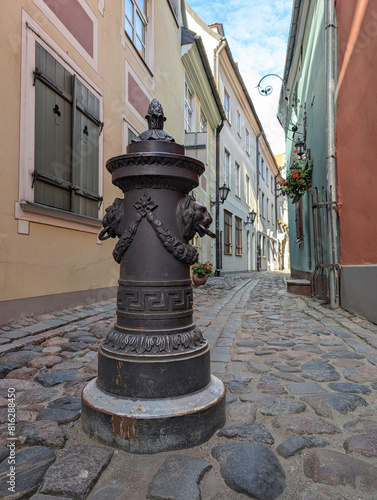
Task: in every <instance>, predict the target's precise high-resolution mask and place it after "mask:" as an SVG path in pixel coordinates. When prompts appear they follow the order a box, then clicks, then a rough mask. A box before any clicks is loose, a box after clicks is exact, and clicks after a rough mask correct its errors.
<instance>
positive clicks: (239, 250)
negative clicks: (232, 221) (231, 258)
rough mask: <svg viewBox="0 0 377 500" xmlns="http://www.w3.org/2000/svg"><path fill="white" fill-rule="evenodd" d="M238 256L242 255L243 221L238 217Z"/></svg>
mask: <svg viewBox="0 0 377 500" xmlns="http://www.w3.org/2000/svg"><path fill="white" fill-rule="evenodd" d="M236 255H242V219H240V218H239V217H236Z"/></svg>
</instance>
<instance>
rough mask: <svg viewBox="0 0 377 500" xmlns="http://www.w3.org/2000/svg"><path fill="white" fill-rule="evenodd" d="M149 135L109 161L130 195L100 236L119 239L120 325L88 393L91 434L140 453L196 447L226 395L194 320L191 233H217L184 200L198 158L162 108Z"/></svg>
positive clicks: (155, 109) (86, 420)
mask: <svg viewBox="0 0 377 500" xmlns="http://www.w3.org/2000/svg"><path fill="white" fill-rule="evenodd" d="M146 118H147V120H148V126H149V129H148V130H147V131H145V132H143V133H141V134H140V135H139V137H138V138H137V139H135V140H134V141H133V142H132V144H130V145H129V146H128V148H127V154H125V155H121V156H117V157H115V158H111V159H110V160H108V162H107V163H106V168H107V170H108V171H109V172H110V173H111V174H112V181H113V183H114V184H115V185H116V186H118V187H119V188H120V189H121V190H122V191H123V193H124V199H121V198H116V199H115V201H114V203H113V204H112V205H111V206H110V207H108V208H107V209H106V215H105V216H104V218H103V226H104V228H103V230H102V231H101V233H100V235H99V238H100V239H101V240H106V239H108V238H110V237H111V238H116V237H117V238H119V239H118V241H117V243H116V245H115V248H114V250H113V257H114V259H115V260H116V262H118V263H119V264H120V279H119V287H118V296H117V318H116V323H115V325H114V327H113V328H112V330H111V331H110V333H109V334H108V335H107V337H106V339H105V340H104V342H103V344H102V346H101V349H100V351H99V355H98V377H97V379H95V380H93V381H91V382H90V383H89V384H88V385H87V386H86V387H85V389H84V391H83V396H82V401H83V405H82V407H83V409H82V425H83V428H84V430H85V431H86V432H88V433H89V434H90V435H93V436H96V437H98V438H99V439H101V440H103V441H105V442H107V443H109V444H114V445H118V446H121V447H122V448H124V449H125V450H127V451H130V452H134V453H156V452H159V451H167V450H174V449H181V448H186V447H190V446H195V445H198V444H200V443H202V442H204V441H206V440H207V439H209V438H210V437H211V435H212V434H213V433H214V432H215V431H216V430H217V429H218V428H219V427H222V426H223V425H224V423H225V397H224V395H225V390H224V386H223V384H222V382H221V381H220V380H218V379H217V378H216V377H213V376H211V373H210V352H209V347H208V344H207V341H206V340H205V339H204V338H203V336H202V333H201V331H200V330H199V328H196V326H195V324H194V322H193V292H192V284H191V279H190V266H191V265H192V264H194V263H195V262H197V260H198V253H197V251H196V249H195V248H194V247H193V246H192V245H190V244H189V241H190V240H191V239H192V238H193V237H194V236H195V234H196V233H198V234H199V236H201V237H202V236H204V235H209V236H210V237H215V235H214V234H213V233H212V232H211V230H210V229H209V226H210V225H211V223H212V217H211V215H210V214H209V213H208V211H207V209H206V207H205V206H204V205H202V204H200V203H197V202H196V201H195V200H194V199H193V198H192V197H191V196H189V195H188V193H189V192H190V191H191V190H192V189H194V188H195V187H197V186H198V185H199V176H200V175H201V174H202V173H203V172H204V170H205V169H204V165H203V163H201V162H200V161H198V160H196V159H194V158H190V157H187V156H185V155H184V148H183V146H181V145H179V144H176V143H175V141H174V139H173V137H172V136H171V135H170V134H168V133H167V132H165V131H164V130H163V122H164V121H165V120H166V118H165V116H164V114H163V110H162V106H161V104H160V103H159V102H158V101H157V99H154V100H153V101H152V102H151V103H150V106H149V109H148V114H147V116H146Z"/></svg>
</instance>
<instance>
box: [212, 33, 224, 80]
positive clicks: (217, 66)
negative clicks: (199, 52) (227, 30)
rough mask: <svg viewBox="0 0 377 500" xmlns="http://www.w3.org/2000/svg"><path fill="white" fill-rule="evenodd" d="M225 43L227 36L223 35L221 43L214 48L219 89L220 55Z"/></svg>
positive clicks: (215, 70)
mask: <svg viewBox="0 0 377 500" xmlns="http://www.w3.org/2000/svg"><path fill="white" fill-rule="evenodd" d="M225 45H226V38H225V36H222V37H221V38H220V42H219V44H218V45H217V47H215V50H214V56H215V61H214V62H215V64H214V73H215V80H216V87H217V90H219V81H220V77H219V67H220V64H219V56H220V53H221V52H222V50H223V49H224V47H225Z"/></svg>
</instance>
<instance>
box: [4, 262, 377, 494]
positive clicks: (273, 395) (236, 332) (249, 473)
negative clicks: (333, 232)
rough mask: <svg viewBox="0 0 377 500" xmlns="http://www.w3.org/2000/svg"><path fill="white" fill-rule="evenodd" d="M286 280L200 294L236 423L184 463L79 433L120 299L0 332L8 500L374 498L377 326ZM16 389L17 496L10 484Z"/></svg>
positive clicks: (198, 316) (197, 301)
mask: <svg viewBox="0 0 377 500" xmlns="http://www.w3.org/2000/svg"><path fill="white" fill-rule="evenodd" d="M287 277H288V274H285V273H281V272H280V273H279V272H276V273H266V272H265V273H251V274H243V275H230V276H225V277H219V278H210V279H209V280H208V282H207V284H206V285H204V286H201V287H198V288H196V289H195V290H194V307H195V321H196V324H197V326H199V327H200V328H201V330H202V332H203V335H204V337H205V338H206V339H207V340H208V342H209V344H210V346H211V350H212V352H211V363H212V373H213V374H214V375H216V376H217V377H219V378H220V379H221V380H222V381H223V382H224V384H225V385H226V388H227V422H226V425H225V427H224V428H223V429H221V430H220V431H218V432H217V433H216V434H215V435H214V436H213V437H212V438H211V440H210V441H208V442H207V443H204V444H203V445H201V446H198V447H195V448H191V449H187V450H180V451H176V452H165V453H160V454H156V455H132V454H128V453H126V452H124V451H122V450H119V449H113V448H110V447H108V446H102V445H101V444H100V443H99V442H98V441H96V440H94V439H92V438H90V437H89V436H88V435H86V434H85V433H84V432H83V431H82V429H81V424H80V407H81V400H80V395H81V391H82V389H83V387H84V386H85V385H86V384H87V382H88V381H89V380H91V379H92V378H94V377H95V376H96V372H97V360H96V357H97V351H98V349H99V347H100V342H101V341H102V340H103V338H104V337H105V336H106V334H107V332H108V331H109V328H110V327H111V325H112V324H113V322H114V319H115V300H109V301H104V302H100V303H96V304H92V305H88V306H82V307H75V308H72V309H67V310H64V311H59V312H56V313H55V314H49V315H43V316H38V317H31V318H23V319H20V320H19V321H17V322H14V323H12V324H8V325H3V326H2V327H0V354H1V358H0V378H1V380H0V423H1V428H0V443H1V444H0V462H1V463H0V498H4V499H9V500H10V499H16V498H25V499H26V498H33V500H43V499H44V500H51V499H54V498H56V499H57V498H60V500H63V499H67V498H72V499H86V498H88V499H89V500H116V499H117V500H145V499H146V498H148V499H156V500H157V499H165V498H166V499H175V500H186V499H187V500H189V499H190V500H193V499H202V500H241V499H246V498H250V497H251V498H256V499H260V500H273V499H275V498H279V499H280V500H375V499H376V491H377V408H376V400H375V393H376V391H377V326H376V325H374V324H372V323H369V322H368V321H365V320H363V319H362V318H359V317H357V316H354V315H352V314H350V313H348V312H347V311H344V310H342V309H337V310H330V309H328V308H327V307H325V306H323V305H321V304H320V302H319V301H317V300H314V299H311V298H306V297H305V298H303V297H298V296H295V295H291V294H288V293H287V292H286V286H285V279H286V278H287ZM9 389H10V390H11V391H12V390H13V389H14V391H15V405H16V422H17V424H16V431H15V434H16V438H17V448H18V451H17V454H16V479H15V480H16V491H17V492H18V493H16V494H12V493H10V492H9V491H8V487H9V484H7V482H6V481H7V480H8V476H7V474H8V473H9V461H8V458H7V457H8V455H9V453H12V451H11V450H10V448H9V447H7V446H6V445H7V443H8V442H9V440H8V438H9V434H8V426H7V419H8V401H9V394H10V392H9ZM37 491H38V493H37Z"/></svg>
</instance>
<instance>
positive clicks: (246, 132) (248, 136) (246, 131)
mask: <svg viewBox="0 0 377 500" xmlns="http://www.w3.org/2000/svg"><path fill="white" fill-rule="evenodd" d="M245 150H246V153H247V154H248V155H249V156H250V132H249V131H248V130H247V129H245Z"/></svg>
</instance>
